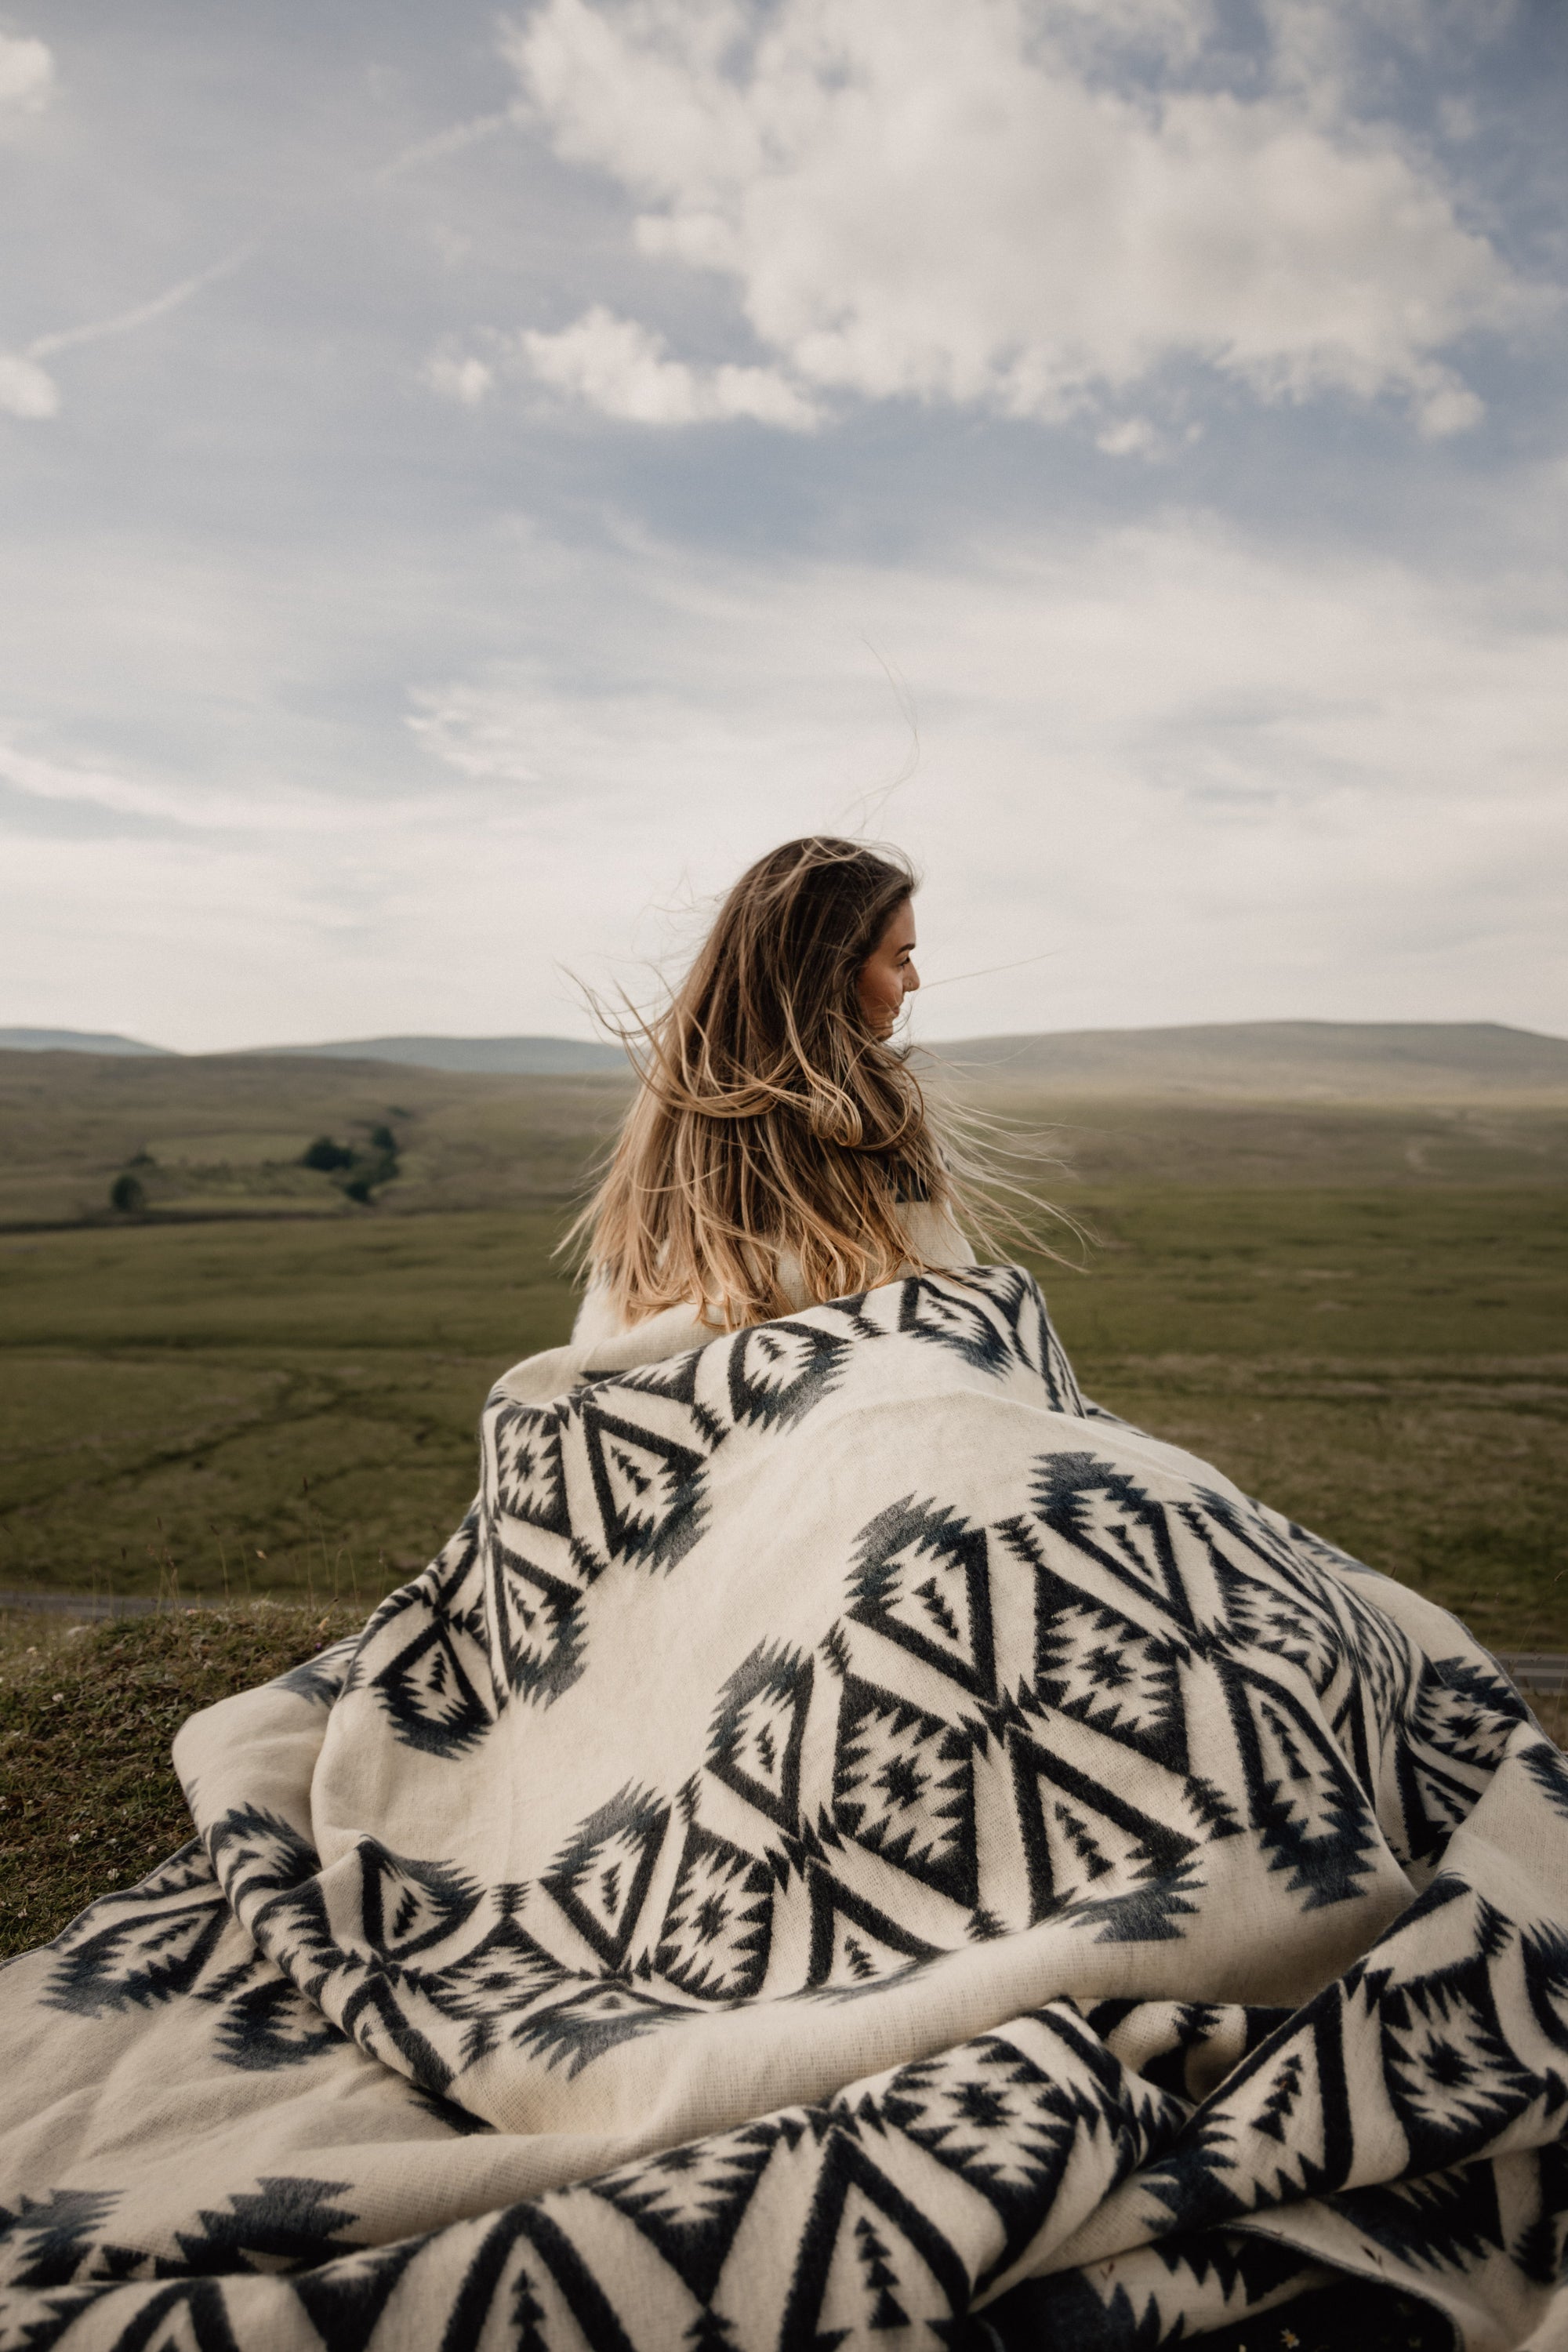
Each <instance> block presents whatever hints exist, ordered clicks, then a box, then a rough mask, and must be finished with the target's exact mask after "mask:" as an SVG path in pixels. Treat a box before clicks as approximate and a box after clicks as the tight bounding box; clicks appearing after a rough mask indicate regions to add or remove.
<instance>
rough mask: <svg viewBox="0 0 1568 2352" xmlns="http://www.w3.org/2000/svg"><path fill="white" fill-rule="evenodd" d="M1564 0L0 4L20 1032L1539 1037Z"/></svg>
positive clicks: (1552, 898) (177, 1041)
mask: <svg viewBox="0 0 1568 2352" xmlns="http://www.w3.org/2000/svg"><path fill="white" fill-rule="evenodd" d="M1565 101H1568V9H1564V8H1563V6H1562V5H1560V0H766V5H743V0H537V5H532V6H528V7H523V8H521V9H517V10H505V9H503V10H502V11H501V12H500V13H498V12H497V11H496V10H495V8H494V7H492V6H490V5H484V6H479V5H469V0H444V5H442V6H441V7H439V8H432V7H430V6H428V5H422V0H421V5H415V0H311V5H310V6H309V7H303V6H300V5H298V0H293V5H281V0H246V5H244V6H243V7H242V6H239V5H235V0H225V4H224V5H212V0H120V5H116V6H114V7H112V8H110V7H105V6H104V5H102V0H37V5H10V0H5V5H4V6H0V192H3V200H4V205H5V222H6V234H5V236H4V238H3V239H0V278H3V280H4V294H5V299H4V303H3V306H0V469H3V477H4V487H3V504H0V512H3V514H4V518H5V520H4V526H3V528H0V646H3V648H4V658H3V660H0V1025H22V1024H27V1025H37V1026H55V1027H74V1028H80V1029H89V1030H104V1029H113V1030H119V1031H122V1032H126V1033H128V1034H132V1035H135V1036H139V1037H142V1038H145V1039H148V1040H152V1041H154V1042H157V1043H159V1044H163V1045H173V1046H178V1047H181V1048H183V1049H185V1050H188V1051H210V1050H217V1049H221V1048H226V1047H231V1046H243V1045H260V1044H268V1043H277V1042H284V1041H301V1042H302V1041H309V1040H314V1039H323V1038H337V1037H354V1036H369V1035H374V1034H407V1033H410V1032H437V1033H447V1034H462V1035H481V1034H516V1033H533V1032H552V1033H556V1034H576V1035H585V1034H589V1033H590V1027H591V1013H590V1009H589V1003H590V997H591V994H592V993H593V992H599V993H601V994H604V993H605V992H613V991H615V990H616V989H617V988H624V989H626V990H627V991H629V992H630V993H631V994H632V995H633V996H634V997H637V998H638V999H641V1000H644V1001H646V999H647V994H648V992H649V991H650V989H652V988H653V987H654V986H655V985H656V984H657V981H658V974H659V973H661V972H663V973H665V974H667V975H668V973H670V972H671V971H675V970H678V969H679V963H680V961H681V958H682V957H683V956H684V955H685V954H686V953H688V952H689V950H690V948H691V947H692V945H693V944H694V942H695V940H696V939H697V937H698V936H700V930H701V928H702V926H703V924H704V922H705V921H706V919H708V917H709V915H710V911H711V908H712V906H713V903H714V900H715V896H716V894H718V893H720V892H721V891H722V890H723V889H724V887H727V885H728V884H729V883H730V882H731V880H732V879H733V878H734V877H735V876H736V874H737V873H738V872H739V871H740V870H741V868H742V866H744V865H745V864H746V863H747V862H748V861H749V860H750V859H751V858H752V857H753V856H757V855H758V854H760V853H761V852H762V851H763V850H764V849H766V848H768V847H770V846H772V845H773V844H774V843H775V842H777V841H779V840H781V839H784V838H787V837H789V836H790V835H795V834H797V833H803V832H808V831H834V832H847V833H853V834H856V835H862V836H864V837H866V838H869V839H878V838H885V839H889V840H891V841H893V842H896V843H898V844H899V845H900V846H902V847H903V848H904V849H906V850H907V851H908V852H909V853H910V855H911V856H913V857H914V858H915V860H916V862H917V864H918V865H919V866H920V868H921V872H922V873H923V876H924V877H925V878H924V887H923V889H922V892H921V898H920V899H919V901H918V907H917V912H918V918H919V924H920V932H921V959H920V961H921V971H922V975H923V978H924V981H925V988H924V990H923V991H922V994H921V1002H920V1004H919V1007H918V1013H917V1021H916V1029H917V1034H923V1035H925V1036H928V1037H931V1038H932V1039H941V1038H954V1037H961V1036H969V1035H978V1034H991V1033H995V1032H1026V1031H1033V1030H1040V1029H1063V1028H1111V1027H1121V1026H1142V1025H1146V1024H1167V1023H1181V1022H1207V1021H1237V1020H1254V1019H1292V1018H1294V1019H1323V1020H1409V1021H1424V1020H1445V1021H1451V1020H1494V1021H1505V1022H1510V1023H1516V1024H1521V1025H1524V1026H1527V1027H1531V1028H1536V1029H1542V1030H1546V1031H1550V1032H1552V1033H1554V1034H1563V1033H1568V924H1565V923H1564V920H1563V897H1564V890H1563V885H1564V880H1565V878H1568V777H1565V767H1568V759H1565V754H1568V580H1565V550H1568V367H1565V365H1564V361H1565V358H1568V301H1565V299H1564V289H1565V288H1568V219H1565V216H1564V207H1563V194H1564V186H1565V183H1568V142H1564V141H1563V119H1564V103H1565Z"/></svg>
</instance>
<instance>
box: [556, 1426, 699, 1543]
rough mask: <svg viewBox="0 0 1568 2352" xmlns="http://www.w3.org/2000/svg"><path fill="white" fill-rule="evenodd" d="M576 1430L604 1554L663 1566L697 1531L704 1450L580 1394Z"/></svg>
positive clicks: (690, 1540)
mask: <svg viewBox="0 0 1568 2352" xmlns="http://www.w3.org/2000/svg"><path fill="white" fill-rule="evenodd" d="M578 1409H579V1412H580V1414H581V1417H582V1424H583V1436H584V1442H585V1444H586V1446H587V1453H588V1464H589V1468H590V1471H591V1473H592V1476H593V1481H594V1492H595V1498H596V1500H597V1502H598V1506H599V1519H600V1524H601V1526H602V1528H603V1529H604V1539H605V1551H606V1552H607V1553H608V1555H609V1557H610V1558H611V1559H624V1560H642V1561H646V1562H647V1565H648V1566H649V1567H651V1568H664V1569H670V1568H673V1567H675V1565H676V1563H677V1562H678V1561H679V1560H680V1559H684V1558H685V1556H686V1554H687V1552H689V1550H690V1549H691V1547H692V1545H693V1544H694V1543H695V1542H696V1540H697V1538H698V1536H699V1535H700V1533H701V1529H702V1521H703V1517H704V1516H705V1499H704V1498H705V1486H706V1477H705V1474H706V1470H707V1456H706V1455H705V1454H699V1453H697V1452H696V1451H694V1449H693V1448H692V1447H690V1446H689V1445H681V1444H678V1443H677V1442H676V1440H675V1439H674V1438H671V1437H665V1436H662V1435H661V1434H660V1433H658V1431H656V1430H652V1429H648V1428H646V1427H644V1426H642V1425H641V1424H639V1423H635V1422H629V1421H623V1420H621V1419H620V1418H619V1417H618V1416H617V1415H616V1414H613V1413H609V1412H604V1411H603V1410H602V1409H601V1408H600V1406H599V1405H598V1404H596V1403H595V1400H594V1397H593V1395H592V1393H591V1392H590V1393H589V1394H588V1395H586V1396H584V1398H582V1399H581V1401H580V1403H579V1408H578Z"/></svg>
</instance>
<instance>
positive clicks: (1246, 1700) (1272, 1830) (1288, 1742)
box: [1223, 1666, 1382, 1911]
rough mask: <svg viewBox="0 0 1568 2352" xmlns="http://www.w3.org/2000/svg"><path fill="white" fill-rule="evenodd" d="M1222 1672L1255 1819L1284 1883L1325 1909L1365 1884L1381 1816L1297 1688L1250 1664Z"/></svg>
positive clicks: (1312, 1904) (1309, 1903) (1314, 1906)
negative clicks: (1294, 1693)
mask: <svg viewBox="0 0 1568 2352" xmlns="http://www.w3.org/2000/svg"><path fill="white" fill-rule="evenodd" d="M1223 1671H1224V1678H1225V1683H1226V1692H1227V1696H1229V1699H1230V1705H1231V1714H1232V1717H1233V1720H1234V1721H1235V1723H1236V1726H1237V1734H1238V1746H1239V1748H1240V1751H1241V1761H1242V1767H1243V1770H1244V1771H1245V1773H1246V1776H1247V1789H1248V1798H1249V1809H1250V1811H1251V1816H1252V1822H1253V1826H1254V1828H1255V1829H1257V1830H1258V1832H1260V1833H1261V1835H1262V1839H1263V1843H1264V1844H1265V1846H1266V1847H1267V1848H1268V1849H1269V1850H1270V1851H1271V1852H1272V1853H1273V1855H1274V1857H1275V1859H1274V1864H1273V1867H1274V1868H1275V1869H1276V1870H1288V1871H1289V1873H1290V1875H1289V1879H1288V1880H1287V1882H1286V1884H1287V1885H1288V1886H1289V1891H1290V1892H1291V1893H1292V1894H1293V1895H1305V1897H1306V1902H1305V1904H1304V1905H1303V1906H1302V1907H1303V1908H1304V1909H1306V1910H1308V1911H1316V1910H1321V1908H1322V1907H1323V1906H1324V1905H1325V1904H1330V1903H1342V1902H1344V1901H1346V1900H1347V1899H1348V1898H1349V1897H1350V1896H1352V1895H1355V1894H1356V1893H1357V1892H1358V1891H1359V1883H1360V1881H1361V1880H1362V1879H1363V1878H1364V1877H1365V1875H1366V1874H1367V1872H1368V1871H1369V1870H1371V1869H1372V1868H1373V1853H1374V1851H1375V1849H1376V1847H1377V1846H1378V1845H1379V1844H1380V1843H1382V1833H1381V1832H1380V1831H1379V1829H1378V1825H1377V1819H1376V1816H1375V1815H1374V1813H1373V1811H1372V1809H1371V1807H1370V1805H1369V1804H1368V1802H1367V1801H1366V1798H1365V1796H1364V1795H1363V1791H1362V1790H1361V1789H1360V1787H1359V1786H1358V1785H1357V1783H1356V1781H1355V1780H1354V1778H1353V1777H1352V1774H1351V1772H1350V1771H1349V1769H1347V1767H1346V1765H1345V1762H1344V1759H1343V1758H1342V1756H1341V1755H1340V1752H1339V1750H1338V1749H1337V1748H1335V1747H1333V1745H1332V1744H1331V1741H1330V1740H1329V1739H1328V1738H1327V1736H1326V1734H1324V1733H1323V1732H1322V1731H1321V1730H1320V1729H1319V1728H1318V1727H1317V1726H1316V1725H1315V1724H1314V1723H1313V1722H1312V1720H1311V1718H1310V1716H1309V1715H1308V1713H1307V1711H1306V1710H1305V1709H1304V1708H1303V1707H1301V1706H1300V1705H1299V1704H1298V1702H1297V1701H1296V1699H1295V1698H1294V1696H1292V1694H1291V1693H1289V1691H1287V1690H1285V1689H1284V1688H1282V1687H1281V1686H1280V1685H1278V1684H1276V1683H1274V1682H1272V1681H1270V1680H1268V1678H1266V1677H1265V1676H1264V1675H1261V1674H1259V1673H1258V1672H1257V1671H1256V1669H1254V1668H1252V1667H1245V1668H1243V1667H1236V1666H1226V1668H1225V1669H1224V1670H1223Z"/></svg>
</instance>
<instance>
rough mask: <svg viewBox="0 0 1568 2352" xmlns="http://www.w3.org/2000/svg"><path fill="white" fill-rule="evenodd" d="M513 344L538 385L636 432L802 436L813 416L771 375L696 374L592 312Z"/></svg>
mask: <svg viewBox="0 0 1568 2352" xmlns="http://www.w3.org/2000/svg"><path fill="white" fill-rule="evenodd" d="M518 344H519V347H520V349H521V352H522V353H523V354H524V356H525V357H526V359H527V362H528V364H529V365H530V367H531V369H532V371H533V373H534V374H535V375H536V376H537V377H538V378H539V380H540V382H541V383H547V384H549V385H551V386H552V388H553V389H554V390H556V391H558V392H566V393H574V394H576V395H577V397H578V398H579V399H581V400H584V401H586V402H587V403H588V404H589V406H590V407H593V408H596V409H598V410H599V411H600V412H601V414H602V415H605V416H619V417H624V418H626V420H627V421H628V422H630V423H632V424H637V425H699V424H709V423H711V422H715V421H718V420H721V419H723V418H733V417H750V418H752V419H753V420H754V421H755V422H756V423H758V424H760V425H782V426H784V428H785V430H786V431H789V432H795V433H799V432H805V431H808V430H809V429H810V427H811V426H812V425H815V424H816V421H817V419H816V409H815V408H814V406H813V405H812V404H811V402H810V401H809V400H806V399H805V398H803V397H802V395H801V394H800V393H799V392H798V391H796V390H795V387H794V386H793V385H792V384H790V383H787V382H786V381H785V379H784V377H783V376H782V375H780V374H779V373H778V372H777V370H776V369H774V368H762V367H738V366H735V365H733V364H725V365H722V366H719V367H710V368H699V367H692V366H690V365H689V363H688V362H686V361H685V360H672V359H670V358H669V357H668V353H667V350H666V346H665V341H664V338H663V336H662V335H656V334H652V333H650V332H649V331H648V329H647V327H642V326H638V325H637V322H636V321H635V320H631V319H617V318H616V316H615V315H614V313H613V312H611V311H609V310H604V309H603V308H601V307H599V306H597V305H596V306H595V308H594V309H593V310H586V311H584V314H583V316H582V318H580V319H578V320H576V321H575V322H574V324H573V325H572V326H570V327H563V329H562V330H561V331H560V332H559V333H558V334H553V335H549V334H541V333H538V332H535V331H532V330H529V329H525V330H524V331H523V332H522V333H521V335H520V336H519V337H518Z"/></svg>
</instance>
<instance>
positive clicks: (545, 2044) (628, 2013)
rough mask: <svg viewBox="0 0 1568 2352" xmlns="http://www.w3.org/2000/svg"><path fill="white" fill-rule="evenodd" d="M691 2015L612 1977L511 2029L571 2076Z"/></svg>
mask: <svg viewBox="0 0 1568 2352" xmlns="http://www.w3.org/2000/svg"><path fill="white" fill-rule="evenodd" d="M694 2014H695V2012H694V2011H691V2010H689V2009H684V2008H682V2009H677V2008H676V2007H675V2006H674V2004H673V2003H672V2002H670V2001H667V2000H655V1999H654V1998H653V1997H652V1995H651V1994H648V1993H644V1992H639V1991H637V1990H636V1989H635V1988H634V1987H633V1986H631V1985H629V1984H626V1983H625V1982H623V1981H621V1980H619V1979H614V1978H612V1979H609V1981H607V1982H602V1983H597V1984H588V1985H584V1988H583V1990H582V1991H581V1992H574V1993H572V1994H570V1995H569V1996H568V1997H567V1999H566V2000H557V2001H552V2003H551V2004H550V2006H549V2007H548V2008H544V2009H535V2010H532V2011H530V2013H529V2014H528V2016H526V2017H525V2018H522V2019H521V2021H519V2022H518V2023H517V2024H516V2025H515V2026H514V2027H513V2029H512V2039H513V2041H515V2042H518V2043H519V2044H520V2045H521V2047H522V2048H524V2049H526V2050H531V2051H533V2052H535V2053H537V2054H538V2055H539V2056H540V2057H542V2059H543V2060H544V2063H545V2064H546V2065H548V2066H562V2065H563V2066H564V2067H565V2068H566V2071H567V2074H569V2075H575V2074H581V2073H582V2071H583V2069H584V2066H591V2065H592V2064H593V2063H594V2061H595V2058H603V2057H604V2056H605V2055H606V2053H608V2052H610V2051H612V2050H616V2049H618V2048H619V2047H620V2045H621V2043H623V2042H636V2041H637V2040H638V2039H639V2038H640V2037H641V2036H642V2035H643V2034H645V2033H651V2032H653V2031H654V2030H655V2028H656V2027H658V2026H660V2025H665V2024H668V2023H669V2022H671V2021H677V2020H689V2019H690V2018H691V2017H692V2016H693V2015H694Z"/></svg>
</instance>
